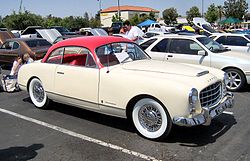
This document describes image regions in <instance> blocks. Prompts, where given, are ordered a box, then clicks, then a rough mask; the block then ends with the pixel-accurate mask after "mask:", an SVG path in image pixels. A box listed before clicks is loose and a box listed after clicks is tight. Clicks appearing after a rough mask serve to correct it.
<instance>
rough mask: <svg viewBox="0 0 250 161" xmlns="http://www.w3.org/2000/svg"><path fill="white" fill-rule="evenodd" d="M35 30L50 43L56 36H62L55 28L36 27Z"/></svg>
mask: <svg viewBox="0 0 250 161" xmlns="http://www.w3.org/2000/svg"><path fill="white" fill-rule="evenodd" d="M36 31H37V32H38V33H39V34H40V35H41V36H42V38H44V39H46V40H47V41H48V42H50V43H53V42H54V41H55V40H56V38H57V37H59V36H62V35H61V34H60V33H59V32H58V31H57V30H56V29H36Z"/></svg>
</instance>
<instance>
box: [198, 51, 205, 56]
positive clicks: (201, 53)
mask: <svg viewBox="0 0 250 161" xmlns="http://www.w3.org/2000/svg"><path fill="white" fill-rule="evenodd" d="M198 55H201V56H206V55H207V54H206V51H205V50H200V51H198Z"/></svg>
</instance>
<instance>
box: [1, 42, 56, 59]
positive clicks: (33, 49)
mask: <svg viewBox="0 0 250 161" xmlns="http://www.w3.org/2000/svg"><path fill="white" fill-rule="evenodd" d="M50 46H51V44H50V43H49V42H48V41H47V40H45V39H39V38H36V39H32V38H14V39H8V40H6V41H5V42H4V43H3V45H2V46H1V47H0V62H1V63H5V64H12V63H13V61H14V60H15V58H16V57H17V56H18V55H23V54H25V53H29V55H30V57H31V58H32V59H34V60H38V59H42V58H43V57H44V55H45V54H46V52H47V50H48V49H49V47H50Z"/></svg>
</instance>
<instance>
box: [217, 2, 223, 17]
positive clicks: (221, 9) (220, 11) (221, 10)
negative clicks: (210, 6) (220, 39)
mask: <svg viewBox="0 0 250 161" xmlns="http://www.w3.org/2000/svg"><path fill="white" fill-rule="evenodd" d="M217 8H218V13H219V18H220V21H221V17H222V16H223V14H224V10H223V7H222V6H221V5H219V6H217Z"/></svg>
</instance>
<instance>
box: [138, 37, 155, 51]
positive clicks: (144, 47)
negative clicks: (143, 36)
mask: <svg viewBox="0 0 250 161" xmlns="http://www.w3.org/2000/svg"><path fill="white" fill-rule="evenodd" d="M156 40H157V39H150V40H148V41H146V42H144V43H142V44H141V45H140V46H141V48H142V49H143V50H146V49H147V48H148V47H149V46H150V45H151V44H153V43H154V42H155V41H156Z"/></svg>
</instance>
